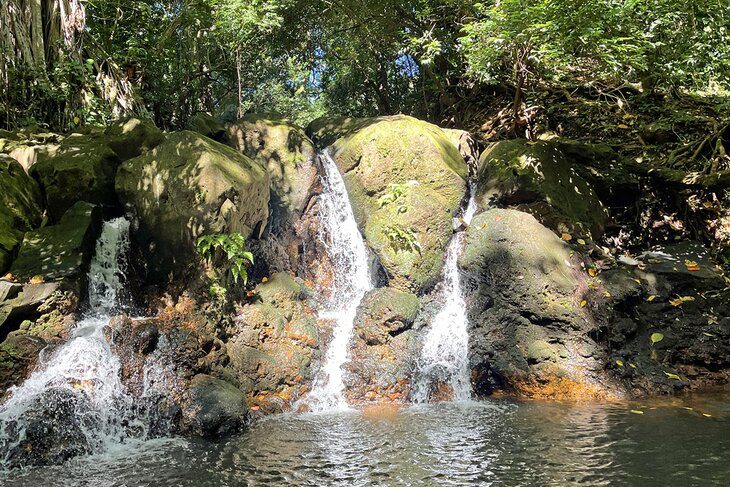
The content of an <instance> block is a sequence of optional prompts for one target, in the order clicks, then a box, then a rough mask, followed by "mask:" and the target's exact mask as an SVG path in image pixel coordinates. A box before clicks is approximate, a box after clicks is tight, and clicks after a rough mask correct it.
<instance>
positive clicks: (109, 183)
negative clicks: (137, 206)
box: [29, 134, 120, 222]
mask: <svg viewBox="0 0 730 487" xmlns="http://www.w3.org/2000/svg"><path fill="white" fill-rule="evenodd" d="M119 163H120V158H119V156H118V155H117V154H116V153H115V152H114V151H113V150H112V149H111V148H110V147H109V145H108V144H107V139H106V138H105V137H99V136H94V135H82V134H71V135H69V136H68V137H66V138H65V139H64V140H63V141H62V142H61V144H60V146H59V148H58V151H57V152H56V153H55V155H43V154H41V156H40V157H39V161H38V162H37V163H36V164H34V165H33V166H32V167H31V168H30V171H29V172H30V175H31V176H33V177H34V178H35V179H36V180H37V181H38V182H39V183H40V185H41V188H42V190H43V192H44V193H45V196H46V203H47V205H48V213H49V215H50V217H51V220H52V221H54V222H57V221H59V220H60V218H61V216H62V215H63V214H64V213H65V212H66V210H68V209H69V208H71V206H73V204H74V203H76V202H77V201H86V202H88V203H93V204H97V205H104V206H115V205H116V204H117V198H116V195H115V194H114V177H115V175H116V172H117V167H118V166H119Z"/></svg>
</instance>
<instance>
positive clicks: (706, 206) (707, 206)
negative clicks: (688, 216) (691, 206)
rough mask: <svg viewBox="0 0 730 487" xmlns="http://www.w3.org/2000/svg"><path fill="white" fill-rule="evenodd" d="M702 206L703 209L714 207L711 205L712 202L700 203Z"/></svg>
mask: <svg viewBox="0 0 730 487" xmlns="http://www.w3.org/2000/svg"><path fill="white" fill-rule="evenodd" d="M702 206H704V207H705V208H712V207H713V206H715V205H713V204H712V201H705V202H704V203H702Z"/></svg>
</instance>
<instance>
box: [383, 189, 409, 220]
mask: <svg viewBox="0 0 730 487" xmlns="http://www.w3.org/2000/svg"><path fill="white" fill-rule="evenodd" d="M407 191H408V184H399V183H391V184H389V185H388V189H386V190H385V194H384V195H383V196H381V197H380V198H378V207H379V208H383V207H384V206H388V205H390V204H392V203H395V202H396V201H397V202H398V208H397V210H398V213H405V212H406V211H408V209H409V208H408V205H407V204H406V202H405V201H403V200H400V198H401V196H405V195H406V192H407ZM399 200H400V201H399Z"/></svg>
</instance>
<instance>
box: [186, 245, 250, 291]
mask: <svg viewBox="0 0 730 487" xmlns="http://www.w3.org/2000/svg"><path fill="white" fill-rule="evenodd" d="M195 248H196V250H197V252H198V255H200V256H201V257H202V258H203V259H205V260H207V261H208V262H209V263H211V264H212V263H213V262H214V261H215V260H223V261H224V264H223V267H224V268H225V272H226V273H230V275H231V277H232V278H233V281H234V282H235V283H238V281H239V280H241V281H243V284H244V285H245V284H246V283H247V282H248V267H249V266H250V265H251V264H253V254H252V253H251V252H249V251H248V250H246V238H245V237H244V236H243V235H241V234H240V233H231V234H225V233H217V234H211V235H203V236H202V237H200V238H198V240H197V242H196V244H195Z"/></svg>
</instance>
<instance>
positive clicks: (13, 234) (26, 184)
mask: <svg viewBox="0 0 730 487" xmlns="http://www.w3.org/2000/svg"><path fill="white" fill-rule="evenodd" d="M42 214H43V207H42V205H41V194H40V190H39V189H38V185H37V184H36V182H35V181H34V180H33V179H32V178H31V177H30V176H28V175H27V174H26V173H25V171H24V170H23V168H22V167H21V166H20V164H19V163H18V162H17V161H16V160H15V159H13V158H12V157H9V156H6V155H4V154H0V275H3V274H4V273H5V271H7V270H8V268H9V267H10V263H11V262H12V260H13V256H14V253H15V250H16V248H17V247H18V245H19V244H20V242H21V241H22V240H23V233H25V232H27V231H29V230H32V229H34V228H37V227H38V226H39V225H40V223H41V216H42Z"/></svg>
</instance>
